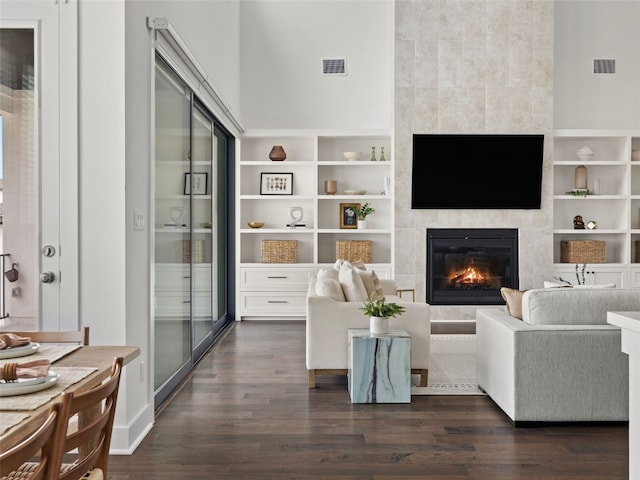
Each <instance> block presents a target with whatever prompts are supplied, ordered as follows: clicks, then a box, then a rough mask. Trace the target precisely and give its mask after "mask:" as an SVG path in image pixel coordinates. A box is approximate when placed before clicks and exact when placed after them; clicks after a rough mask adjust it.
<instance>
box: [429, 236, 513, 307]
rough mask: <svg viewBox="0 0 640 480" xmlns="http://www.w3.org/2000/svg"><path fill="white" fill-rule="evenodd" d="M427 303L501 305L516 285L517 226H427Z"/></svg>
mask: <svg viewBox="0 0 640 480" xmlns="http://www.w3.org/2000/svg"><path fill="white" fill-rule="evenodd" d="M426 275H427V276H426V280H427V281H426V285H427V291H426V293H427V303H428V304H430V305H504V303H505V302H504V300H503V299H502V297H501V296H500V288H501V287H509V288H518V285H519V282H518V277H519V274H518V229H512V228H428V229H427V272H426Z"/></svg>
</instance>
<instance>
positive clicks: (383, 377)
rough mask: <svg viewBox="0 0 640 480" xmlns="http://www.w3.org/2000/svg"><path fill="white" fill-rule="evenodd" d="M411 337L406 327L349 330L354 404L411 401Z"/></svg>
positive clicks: (350, 392)
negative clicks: (382, 330)
mask: <svg viewBox="0 0 640 480" xmlns="http://www.w3.org/2000/svg"><path fill="white" fill-rule="evenodd" d="M410 367H411V336H410V335H409V334H408V333H407V332H406V331H404V330H389V332H388V333H384V334H371V333H370V332H369V329H364V328H363V329H360V328H351V329H349V374H348V376H349V394H350V395H351V402H352V403H411V368H410Z"/></svg>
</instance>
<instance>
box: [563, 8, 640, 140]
mask: <svg viewBox="0 0 640 480" xmlns="http://www.w3.org/2000/svg"><path fill="white" fill-rule="evenodd" d="M554 36H555V95H554V103H555V105H554V109H555V128H603V129H608V128H620V129H638V128H640V2H638V1H612V0H606V1H586V0H581V1H572V0H563V1H558V2H555V34H554ZM596 58H598V59H615V60H616V74H615V75H605V74H599V75H595V74H594V73H593V60H594V59H596Z"/></svg>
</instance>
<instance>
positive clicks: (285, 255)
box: [262, 240, 298, 263]
mask: <svg viewBox="0 0 640 480" xmlns="http://www.w3.org/2000/svg"><path fill="white" fill-rule="evenodd" d="M297 261H298V241H297V240H262V263H296V262H297Z"/></svg>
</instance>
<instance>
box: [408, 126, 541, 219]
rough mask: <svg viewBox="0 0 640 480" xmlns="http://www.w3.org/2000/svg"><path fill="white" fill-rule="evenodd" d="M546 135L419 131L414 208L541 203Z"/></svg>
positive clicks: (518, 206)
mask: <svg viewBox="0 0 640 480" xmlns="http://www.w3.org/2000/svg"><path fill="white" fill-rule="evenodd" d="M543 157H544V135H540V134H414V135H413V171H412V175H411V208H412V209H437V208H440V209H539V208H540V200H541V196H542V195H541V193H542V162H543Z"/></svg>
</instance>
